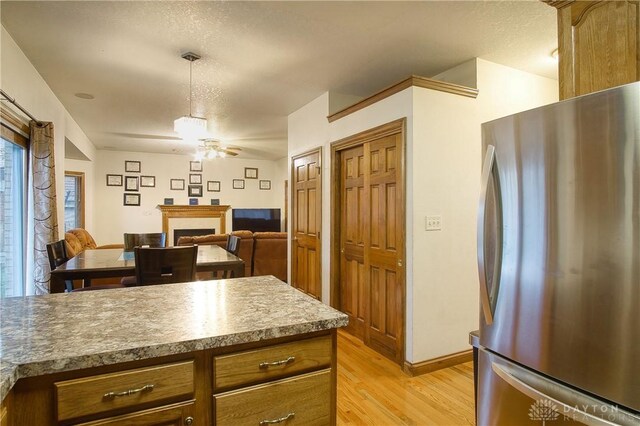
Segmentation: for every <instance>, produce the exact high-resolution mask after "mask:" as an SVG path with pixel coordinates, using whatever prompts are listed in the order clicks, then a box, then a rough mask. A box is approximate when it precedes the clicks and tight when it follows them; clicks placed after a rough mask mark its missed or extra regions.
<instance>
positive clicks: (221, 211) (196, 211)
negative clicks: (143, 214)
mask: <svg viewBox="0 0 640 426" xmlns="http://www.w3.org/2000/svg"><path fill="white" fill-rule="evenodd" d="M230 208H231V206H169V205H166V204H159V205H158V206H157V209H158V210H160V211H161V212H162V232H164V233H167V234H168V233H169V219H172V218H185V217H186V218H202V217H210V218H213V219H220V234H226V232H227V231H226V218H227V211H228V210H229V209H230ZM174 245H175V241H174Z"/></svg>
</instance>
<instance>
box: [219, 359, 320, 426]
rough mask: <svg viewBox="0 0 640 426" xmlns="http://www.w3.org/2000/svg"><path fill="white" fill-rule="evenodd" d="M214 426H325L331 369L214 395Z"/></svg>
mask: <svg viewBox="0 0 640 426" xmlns="http://www.w3.org/2000/svg"><path fill="white" fill-rule="evenodd" d="M213 398H214V402H215V418H216V426H225V425H229V426H244V425H247V426H249V425H251V426H256V425H269V424H276V423H282V424H286V425H287V426H291V425H296V424H298V425H302V424H304V425H327V424H330V423H331V370H330V369H327V370H322V371H318V372H315V373H310V374H303V375H301V376H296V377H293V378H289V379H283V380H278V381H276V382H270V383H267V384H264V385H258V386H253V387H249V388H243V389H239V390H236V391H232V392H226V393H222V394H217V395H214V396H213Z"/></svg>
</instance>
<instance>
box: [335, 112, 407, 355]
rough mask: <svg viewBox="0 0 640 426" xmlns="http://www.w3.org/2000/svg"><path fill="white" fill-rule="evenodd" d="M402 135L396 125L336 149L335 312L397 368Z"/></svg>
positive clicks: (401, 310) (400, 351)
mask: <svg viewBox="0 0 640 426" xmlns="http://www.w3.org/2000/svg"><path fill="white" fill-rule="evenodd" d="M403 130H404V120H398V121H395V122H392V123H389V124H387V125H384V126H380V127H379V128H375V129H372V130H370V131H367V132H363V133H362V134H358V135H355V136H353V137H350V138H347V139H345V140H343V141H339V142H337V143H336V144H334V147H333V150H334V155H333V160H334V163H338V164H336V165H334V175H335V176H336V180H338V182H337V183H334V185H333V191H334V192H337V193H338V194H336V195H334V197H333V199H334V202H335V203H336V204H338V206H337V207H336V208H335V210H334V217H336V221H337V222H338V223H337V224H336V229H334V232H333V241H335V242H336V244H338V243H339V244H338V245H339V249H338V250H337V251H336V250H333V251H332V253H333V254H332V256H333V257H332V259H334V261H332V271H334V272H333V275H332V276H333V280H332V282H333V281H336V282H337V286H336V285H333V287H332V289H333V291H338V292H339V300H338V301H335V300H334V306H336V307H338V309H340V310H341V311H343V312H345V313H346V314H347V315H349V320H350V321H349V326H348V327H347V330H348V331H349V332H351V333H352V334H354V335H356V336H357V337H359V338H361V339H362V340H363V341H364V343H365V344H366V345H368V346H370V347H372V348H373V349H375V350H376V351H378V352H379V353H381V354H383V355H384V356H386V357H388V358H390V359H392V360H393V361H395V362H397V363H398V364H402V362H404V317H405V288H404V267H403V262H404V258H403V257H404V233H405V223H404V211H405V210H404V171H403V161H402V158H403V150H404V146H403V144H404V133H403ZM334 263H337V264H338V267H337V271H336V270H335V268H336V267H335V266H334ZM336 302H337V303H336Z"/></svg>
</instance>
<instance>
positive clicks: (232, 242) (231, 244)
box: [222, 235, 240, 278]
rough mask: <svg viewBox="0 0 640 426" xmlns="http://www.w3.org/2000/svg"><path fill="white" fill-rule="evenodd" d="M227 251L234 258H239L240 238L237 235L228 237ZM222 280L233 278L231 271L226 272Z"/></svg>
mask: <svg viewBox="0 0 640 426" xmlns="http://www.w3.org/2000/svg"><path fill="white" fill-rule="evenodd" d="M225 250H227V251H228V252H229V253H231V254H232V255H234V256H238V252H239V251H240V237H238V236H236V235H229V236H228V237H227V246H226V247H225ZM222 278H233V274H232V272H231V271H229V270H226V271H224V272H223V273H222Z"/></svg>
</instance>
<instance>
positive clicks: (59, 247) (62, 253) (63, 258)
mask: <svg viewBox="0 0 640 426" xmlns="http://www.w3.org/2000/svg"><path fill="white" fill-rule="evenodd" d="M47 256H48V257H49V266H50V267H51V270H52V271H53V270H55V269H56V268H57V267H58V266H60V265H62V264H63V263H66V262H67V261H68V260H69V259H71V258H72V257H73V256H69V255H68V253H67V246H66V244H65V240H60V241H56V242H54V243H49V244H47ZM118 287H122V285H117V284H116V285H99V286H89V287H79V288H75V289H74V288H73V281H72V280H65V281H64V291H65V292H66V293H69V292H74V293H75V292H78V291H90V290H107V289H110V288H118Z"/></svg>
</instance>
